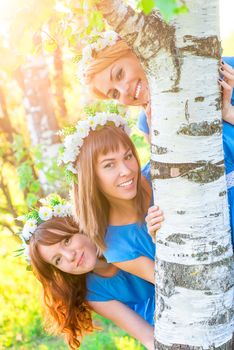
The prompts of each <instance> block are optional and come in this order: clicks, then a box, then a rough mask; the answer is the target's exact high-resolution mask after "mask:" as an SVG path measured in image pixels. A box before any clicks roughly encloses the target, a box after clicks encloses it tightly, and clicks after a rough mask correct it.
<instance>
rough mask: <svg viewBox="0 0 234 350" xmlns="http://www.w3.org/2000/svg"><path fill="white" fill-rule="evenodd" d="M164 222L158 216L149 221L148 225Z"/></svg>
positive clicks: (161, 217)
mask: <svg viewBox="0 0 234 350" xmlns="http://www.w3.org/2000/svg"><path fill="white" fill-rule="evenodd" d="M163 220H164V217H163V216H158V217H156V218H154V219H152V220H151V221H150V225H151V226H153V225H154V224H155V223H158V222H162V221H163Z"/></svg>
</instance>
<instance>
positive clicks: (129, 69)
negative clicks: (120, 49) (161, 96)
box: [92, 54, 149, 106]
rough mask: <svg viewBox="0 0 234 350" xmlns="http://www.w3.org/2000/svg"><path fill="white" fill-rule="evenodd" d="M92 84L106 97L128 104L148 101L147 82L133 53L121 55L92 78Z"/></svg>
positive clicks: (139, 103)
mask: <svg viewBox="0 0 234 350" xmlns="http://www.w3.org/2000/svg"><path fill="white" fill-rule="evenodd" d="M92 86H93V88H95V90H98V91H99V92H100V93H101V94H103V95H105V96H106V97H107V98H110V99H116V100H118V101H119V102H120V103H121V104H124V105H129V106H136V105H137V106H139V105H141V106H142V105H145V104H147V103H148V102H149V90H148V82H147V79H146V76H145V73H144V70H143V69H142V67H141V64H140V61H139V60H138V58H137V57H136V56H135V55H134V54H129V55H128V56H125V57H121V58H119V59H118V60H116V61H115V62H113V63H112V64H111V65H110V66H108V67H107V68H105V69H104V70H102V71H101V72H99V73H96V74H95V76H94V78H93V79H92Z"/></svg>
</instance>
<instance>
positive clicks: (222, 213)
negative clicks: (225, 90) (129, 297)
mask: <svg viewBox="0 0 234 350" xmlns="http://www.w3.org/2000/svg"><path fill="white" fill-rule="evenodd" d="M186 5H187V6H188V8H189V13H188V14H187V15H183V16H179V17H178V18H176V20H175V21H174V22H173V24H172V25H171V26H168V25H166V24H164V23H162V21H161V20H160V18H159V17H158V16H157V14H151V15H150V16H149V17H145V16H144V15H142V14H138V15H134V14H133V13H132V12H131V10H129V9H128V8H127V7H126V6H125V5H124V4H122V2H121V1H118V0H113V1H101V3H100V5H99V6H100V9H101V10H102V12H103V14H104V16H105V17H106V19H107V20H108V22H109V24H111V25H112V27H113V29H115V30H116V31H117V32H119V34H120V35H121V36H122V37H123V38H124V39H125V40H126V41H127V42H128V43H129V45H131V47H132V48H133V49H134V51H135V52H136V54H137V55H138V57H139V58H140V60H141V62H142V64H143V66H144V67H145V71H146V73H147V78H148V81H149V85H150V92H151V102H152V106H151V108H152V163H151V170H152V178H153V188H154V197H155V202H156V203H157V204H158V205H159V206H160V207H161V208H162V209H163V211H164V216H165V222H164V223H163V225H162V229H161V230H160V231H159V232H158V234H157V247H156V251H157V259H156V284H157V287H156V290H157V291H156V297H157V304H156V327H155V338H156V342H155V348H156V349H160V350H161V349H163V350H164V349H185V348H186V349H194V350H195V349H196V350H198V349H199V350H202V349H220V350H221V349H222V350H224V349H225V350H227V349H229V350H231V349H232V341H231V339H232V333H233V326H234V322H233V321H234V316H233V315H234V312H233V311H234V310H233V305H234V303H233V296H234V289H233V282H234V277H233V255H232V254H233V253H232V245H231V237H230V226H229V213H228V204H227V195H226V193H227V190H226V181H225V175H224V166H223V148H222V137H221V111H220V92H219V88H218V84H217V83H216V81H217V79H218V74H217V68H218V59H219V56H220V45H219V38H218V36H219V28H218V23H219V20H218V0H213V1H211V2H208V1H206V2H203V1H202V0H196V1H194V0H188V1H186Z"/></svg>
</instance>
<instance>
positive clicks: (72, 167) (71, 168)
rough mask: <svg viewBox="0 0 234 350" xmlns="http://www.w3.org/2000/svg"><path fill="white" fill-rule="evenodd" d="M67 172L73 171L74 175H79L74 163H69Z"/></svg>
mask: <svg viewBox="0 0 234 350" xmlns="http://www.w3.org/2000/svg"><path fill="white" fill-rule="evenodd" d="M67 170H68V171H71V172H72V173H73V174H77V170H76V169H75V168H74V166H73V165H72V163H69V164H68V166H67Z"/></svg>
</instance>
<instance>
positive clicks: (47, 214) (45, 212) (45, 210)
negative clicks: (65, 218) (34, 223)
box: [38, 207, 53, 221]
mask: <svg viewBox="0 0 234 350" xmlns="http://www.w3.org/2000/svg"><path fill="white" fill-rule="evenodd" d="M38 214H39V217H40V219H41V220H43V221H46V220H49V219H51V218H52V216H53V211H52V209H51V208H49V207H40V209H39V212H38Z"/></svg>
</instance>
